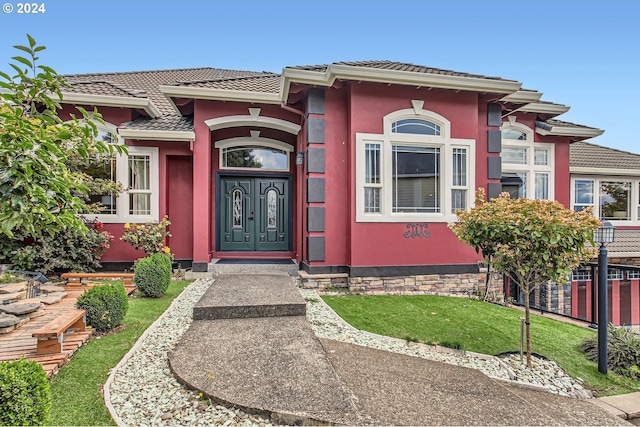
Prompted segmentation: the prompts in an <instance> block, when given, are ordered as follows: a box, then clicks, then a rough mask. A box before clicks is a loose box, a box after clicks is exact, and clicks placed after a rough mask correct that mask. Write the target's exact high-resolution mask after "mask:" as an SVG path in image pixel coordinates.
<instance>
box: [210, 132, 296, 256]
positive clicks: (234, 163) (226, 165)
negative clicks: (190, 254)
mask: <svg viewBox="0 0 640 427" xmlns="http://www.w3.org/2000/svg"><path fill="white" fill-rule="evenodd" d="M215 147H216V148H217V149H218V150H219V152H218V154H219V165H218V172H217V175H216V186H215V188H216V231H217V232H216V233H215V234H216V236H217V237H216V242H215V246H216V251H217V252H222V253H224V252H277V251H282V252H291V250H292V224H293V221H292V218H293V209H292V203H291V201H292V194H291V191H292V175H291V163H292V159H291V156H290V154H291V153H292V152H293V147H292V146H291V145H289V144H286V143H284V142H281V141H277V140H274V139H269V138H260V137H259V136H258V134H253V135H252V137H251V138H241V137H240V138H231V139H227V140H222V141H217V142H216V143H215Z"/></svg>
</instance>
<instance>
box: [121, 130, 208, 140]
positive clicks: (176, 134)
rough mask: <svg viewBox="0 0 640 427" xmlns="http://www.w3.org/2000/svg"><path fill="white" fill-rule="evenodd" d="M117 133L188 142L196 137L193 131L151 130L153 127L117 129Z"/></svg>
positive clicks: (140, 137) (135, 137) (129, 137)
mask: <svg viewBox="0 0 640 427" xmlns="http://www.w3.org/2000/svg"><path fill="white" fill-rule="evenodd" d="M118 134H119V135H120V136H121V137H122V138H124V139H137V140H145V141H178V142H189V141H193V140H194V139H195V138H196V134H195V132H193V131H177V130H153V129H127V128H124V129H122V128H120V129H118Z"/></svg>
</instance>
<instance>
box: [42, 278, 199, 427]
mask: <svg viewBox="0 0 640 427" xmlns="http://www.w3.org/2000/svg"><path fill="white" fill-rule="evenodd" d="M189 283H191V281H181V282H174V281H172V282H171V283H170V284H169V288H168V289H167V292H166V294H165V295H164V297H162V298H143V297H141V296H140V294H139V292H136V293H134V294H133V295H132V296H131V297H129V310H128V311H127V315H126V316H125V318H124V320H123V322H122V325H123V326H122V328H121V329H119V330H118V331H117V332H116V333H112V334H110V335H106V336H103V337H101V338H96V337H94V338H92V339H91V340H90V341H89V342H88V343H87V344H86V345H84V346H82V347H81V348H80V349H79V350H78V351H77V352H76V353H75V354H74V355H73V357H72V358H71V361H70V362H69V364H68V365H67V366H65V367H63V368H62V369H61V370H60V371H59V372H58V373H57V374H56V375H55V376H54V377H53V380H52V382H51V394H52V398H53V399H52V400H53V405H52V409H51V420H50V424H51V425H55V426H91V425H115V423H114V421H113V420H112V419H111V415H109V411H108V410H107V407H106V406H105V405H104V399H103V397H102V386H103V385H104V383H105V382H106V380H107V377H108V376H109V371H110V370H111V369H112V368H113V367H115V366H116V365H117V364H118V362H119V361H120V360H121V359H122V358H123V357H124V355H125V354H126V353H127V352H128V351H129V349H130V348H131V347H133V345H134V344H135V342H136V341H137V340H138V338H139V337H140V336H141V335H142V333H143V332H144V331H145V330H146V329H147V328H148V327H149V326H150V325H151V324H152V323H153V322H154V321H155V320H156V319H157V318H158V317H160V316H161V315H162V313H164V312H165V310H166V309H167V308H168V307H169V305H170V304H171V301H173V299H174V298H175V297H177V296H178V295H179V294H180V293H181V292H182V290H183V289H184V288H185V287H186V286H187V285H188V284H189Z"/></svg>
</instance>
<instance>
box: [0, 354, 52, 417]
mask: <svg viewBox="0 0 640 427" xmlns="http://www.w3.org/2000/svg"><path fill="white" fill-rule="evenodd" d="M50 413H51V384H50V383H49V380H48V379H47V374H46V373H45V372H44V369H42V366H40V365H39V364H38V363H36V362H34V361H33V360H26V359H21V360H14V361H12V362H2V363H0V425H3V426H43V425H46V424H47V423H48V422H49V414H50Z"/></svg>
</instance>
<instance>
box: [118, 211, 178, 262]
mask: <svg viewBox="0 0 640 427" xmlns="http://www.w3.org/2000/svg"><path fill="white" fill-rule="evenodd" d="M170 225H171V221H169V218H168V217H167V216H166V215H165V216H164V218H162V221H160V222H147V223H146V224H129V223H126V224H125V225H124V234H123V235H122V237H120V240H122V241H123V242H127V243H128V244H130V245H131V246H133V247H134V248H136V249H142V250H143V251H144V252H145V253H146V254H147V255H152V254H157V253H165V254H169V255H170V254H171V249H170V248H169V247H168V246H166V241H167V237H171V233H169V231H168V230H167V227H168V226H170Z"/></svg>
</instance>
